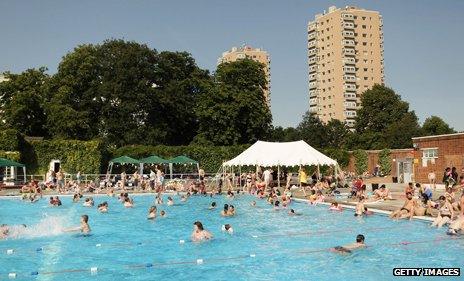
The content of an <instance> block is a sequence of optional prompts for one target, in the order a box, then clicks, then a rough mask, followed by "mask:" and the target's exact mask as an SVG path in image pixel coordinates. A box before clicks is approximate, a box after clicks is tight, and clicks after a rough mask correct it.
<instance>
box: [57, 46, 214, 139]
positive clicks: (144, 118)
mask: <svg viewBox="0 0 464 281" xmlns="http://www.w3.org/2000/svg"><path fill="white" fill-rule="evenodd" d="M210 81H211V79H210V77H209V74H208V72H207V71H205V70H201V69H200V68H198V66H197V65H196V64H195V61H194V59H193V58H192V57H191V56H190V54H188V53H185V52H183V53H181V52H162V53H158V52H157V51H156V50H154V49H150V48H148V47H147V46H146V45H142V44H138V43H136V42H126V41H123V40H107V41H105V42H103V44H98V45H91V44H90V45H81V46H78V47H77V48H76V49H74V51H73V52H71V53H69V54H67V55H66V56H65V57H64V58H63V60H62V61H61V63H60V65H59V67H58V72H57V74H56V75H55V76H54V77H53V79H52V83H51V85H52V87H51V88H52V92H53V98H52V99H51V102H50V104H49V106H48V109H49V112H48V127H49V129H50V131H51V132H52V133H53V135H55V136H56V137H59V138H65V139H81V140H89V139H94V138H102V139H104V140H106V141H107V142H108V143H109V144H113V145H116V146H122V145H126V144H160V143H163V144H172V145H180V144H188V143H190V141H191V140H192V139H193V137H194V135H195V133H196V131H197V126H198V125H197V119H196V114H195V104H196V100H197V97H198V95H199V94H200V93H201V92H202V91H204V89H206V88H207V85H208V84H209V83H210Z"/></svg>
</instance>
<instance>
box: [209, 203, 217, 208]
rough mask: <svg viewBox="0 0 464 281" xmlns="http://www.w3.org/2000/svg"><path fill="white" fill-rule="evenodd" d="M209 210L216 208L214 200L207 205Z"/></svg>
mask: <svg viewBox="0 0 464 281" xmlns="http://www.w3.org/2000/svg"><path fill="white" fill-rule="evenodd" d="M208 209H209V210H214V209H216V202H213V203H211V205H210V206H209V207H208Z"/></svg>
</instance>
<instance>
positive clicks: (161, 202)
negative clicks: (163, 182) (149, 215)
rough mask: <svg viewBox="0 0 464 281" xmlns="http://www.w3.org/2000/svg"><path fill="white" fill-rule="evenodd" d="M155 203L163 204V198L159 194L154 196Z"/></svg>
mask: <svg viewBox="0 0 464 281" xmlns="http://www.w3.org/2000/svg"><path fill="white" fill-rule="evenodd" d="M156 205H163V198H161V196H156Z"/></svg>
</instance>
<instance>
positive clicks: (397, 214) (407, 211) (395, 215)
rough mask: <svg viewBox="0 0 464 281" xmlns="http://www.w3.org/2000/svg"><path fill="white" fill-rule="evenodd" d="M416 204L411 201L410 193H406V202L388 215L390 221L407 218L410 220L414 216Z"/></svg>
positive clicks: (414, 201)
mask: <svg viewBox="0 0 464 281" xmlns="http://www.w3.org/2000/svg"><path fill="white" fill-rule="evenodd" d="M416 205H417V202H416V200H414V199H413V197H412V193H411V192H408V193H406V200H405V202H404V205H403V207H401V209H399V210H396V211H394V212H392V213H391V214H390V218H391V219H405V218H409V219H410V220H411V219H412V217H413V216H414V208H415V207H416Z"/></svg>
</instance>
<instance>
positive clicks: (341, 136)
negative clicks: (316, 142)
mask: <svg viewBox="0 0 464 281" xmlns="http://www.w3.org/2000/svg"><path fill="white" fill-rule="evenodd" d="M325 131H326V135H327V137H326V138H327V145H328V146H329V147H332V148H342V147H344V146H345V144H346V139H347V137H348V135H349V133H350V131H349V130H348V128H347V127H346V125H345V124H344V123H343V122H342V121H340V120H337V119H332V120H330V121H329V122H328V123H327V124H326V125H325Z"/></svg>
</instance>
